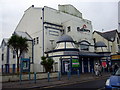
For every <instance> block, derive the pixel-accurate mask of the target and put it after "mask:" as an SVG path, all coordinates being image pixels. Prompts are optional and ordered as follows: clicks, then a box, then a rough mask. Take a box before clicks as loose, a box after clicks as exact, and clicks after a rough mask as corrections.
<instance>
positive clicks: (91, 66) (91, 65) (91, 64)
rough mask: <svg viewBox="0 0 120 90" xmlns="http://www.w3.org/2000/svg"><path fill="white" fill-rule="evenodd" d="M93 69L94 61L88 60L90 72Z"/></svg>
mask: <svg viewBox="0 0 120 90" xmlns="http://www.w3.org/2000/svg"><path fill="white" fill-rule="evenodd" d="M93 71H94V61H93V60H90V72H93Z"/></svg>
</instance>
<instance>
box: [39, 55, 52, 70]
mask: <svg viewBox="0 0 120 90" xmlns="http://www.w3.org/2000/svg"><path fill="white" fill-rule="evenodd" d="M41 59H42V61H41V64H42V65H43V66H44V67H45V72H52V69H53V63H54V60H53V59H52V58H47V57H45V56H42V57H41Z"/></svg>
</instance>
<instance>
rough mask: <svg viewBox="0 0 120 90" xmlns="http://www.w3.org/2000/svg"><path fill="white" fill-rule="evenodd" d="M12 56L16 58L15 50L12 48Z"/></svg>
mask: <svg viewBox="0 0 120 90" xmlns="http://www.w3.org/2000/svg"><path fill="white" fill-rule="evenodd" d="M13 58H16V52H15V50H13Z"/></svg>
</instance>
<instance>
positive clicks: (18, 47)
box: [8, 34, 28, 73]
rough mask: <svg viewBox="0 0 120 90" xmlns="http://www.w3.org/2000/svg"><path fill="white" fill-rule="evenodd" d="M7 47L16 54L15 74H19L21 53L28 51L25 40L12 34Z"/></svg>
mask: <svg viewBox="0 0 120 90" xmlns="http://www.w3.org/2000/svg"><path fill="white" fill-rule="evenodd" d="M8 45H9V46H10V47H11V48H12V49H13V50H14V51H15V52H16V55H17V73H18V72H19V59H20V57H21V55H22V53H23V52H27V51H28V43H27V39H26V38H23V37H22V36H18V35H15V34H13V35H12V36H11V38H10V39H9V40H8Z"/></svg>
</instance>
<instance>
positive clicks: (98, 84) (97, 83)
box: [44, 78, 107, 90]
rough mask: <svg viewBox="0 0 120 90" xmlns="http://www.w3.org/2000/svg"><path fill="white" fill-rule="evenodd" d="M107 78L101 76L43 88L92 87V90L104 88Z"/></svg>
mask: <svg viewBox="0 0 120 90" xmlns="http://www.w3.org/2000/svg"><path fill="white" fill-rule="evenodd" d="M106 79H107V78H101V79H97V80H91V81H84V82H77V83H74V82H73V83H70V84H62V85H57V86H49V87H44V88H82V89H85V88H87V89H89V88H90V89H94V90H104V85H105V81H106Z"/></svg>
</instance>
